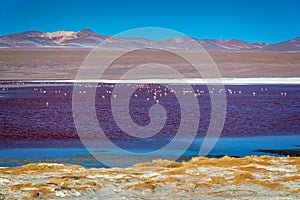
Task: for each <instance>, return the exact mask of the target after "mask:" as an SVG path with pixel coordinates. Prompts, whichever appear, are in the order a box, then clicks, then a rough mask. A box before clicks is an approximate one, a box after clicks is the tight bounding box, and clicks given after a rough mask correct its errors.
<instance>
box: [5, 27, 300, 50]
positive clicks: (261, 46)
mask: <svg viewBox="0 0 300 200" xmlns="http://www.w3.org/2000/svg"><path fill="white" fill-rule="evenodd" d="M194 40H196V41H197V42H198V43H199V44H200V45H201V46H202V47H204V48H205V49H207V50H217V51H219V50H222V51H226V50H236V51H244V50H253V51H255V50H265V51H300V37H298V38H295V39H292V40H287V41H284V42H280V43H276V44H265V43H262V42H255V43H248V42H246V41H243V40H237V39H230V40H215V39H214V40H213V39H202V40H199V39H195V38H194ZM103 41H106V44H105V46H108V47H112V48H128V49H130V48H139V47H149V48H150V47H158V46H162V45H163V46H164V47H167V48H169V49H193V45H194V43H192V42H191V39H189V38H188V37H182V38H170V39H167V40H160V41H152V40H149V39H146V38H116V37H110V36H104V35H100V34H97V33H95V32H93V31H91V30H90V29H83V30H81V31H78V32H74V31H56V32H50V33H49V32H48V33H42V32H40V31H27V32H21V33H16V34H9V35H5V36H1V37H0V48H94V47H96V46H97V45H98V44H100V43H101V42H103Z"/></svg>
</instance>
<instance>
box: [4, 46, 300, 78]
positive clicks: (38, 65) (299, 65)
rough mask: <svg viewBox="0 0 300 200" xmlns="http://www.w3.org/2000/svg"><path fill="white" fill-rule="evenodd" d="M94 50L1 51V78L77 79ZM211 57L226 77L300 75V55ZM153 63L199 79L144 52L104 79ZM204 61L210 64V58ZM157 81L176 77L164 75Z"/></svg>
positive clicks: (177, 63) (103, 54) (104, 54)
mask: <svg viewBox="0 0 300 200" xmlns="http://www.w3.org/2000/svg"><path fill="white" fill-rule="evenodd" d="M90 51H91V50H90V49H0V79H1V80H20V79H75V76H76V73H77V70H78V69H79V66H80V65H81V64H82V62H83V61H84V59H85V57H86V56H87V55H88V54H89V53H90ZM188 53H189V55H191V56H192V57H197V56H199V54H195V53H193V52H188ZM209 55H210V56H211V58H212V59H213V60H214V62H215V63H216V65H217V67H218V69H219V71H220V73H221V75H222V77H224V78H232V77H235V78H250V77H252V78H255V77H299V76H300V52H267V51H242V52H238V51H223V52H222V51H216V52H209ZM113 56H114V54H113V53H112V52H111V51H100V52H99V54H98V56H97V57H96V58H95V60H96V62H97V65H99V66H101V64H102V63H101V60H103V59H104V58H105V59H110V58H113ZM201 56H205V55H204V54H203V55H200V57H201ZM137 60H139V61H137ZM153 60H155V61H156V62H158V63H161V64H166V65H169V66H172V67H173V68H175V69H176V70H178V71H179V72H180V73H181V74H183V75H184V76H185V77H187V78H195V77H196V78H199V76H198V75H196V74H197V73H196V72H195V70H194V69H193V68H191V67H189V66H187V64H186V63H183V62H182V61H181V60H180V59H177V58H174V57H172V56H170V55H168V54H166V55H161V53H155V52H150V53H149V52H146V53H145V52H141V53H138V54H136V55H134V56H132V55H131V56H127V57H126V58H125V60H122V62H121V63H118V62H117V63H116V65H115V67H114V68H112V70H109V71H107V73H106V76H104V77H103V78H106V79H118V78H119V76H120V75H121V74H123V73H124V72H126V70H128V68H129V67H131V66H133V65H135V64H136V62H147V61H153ZM204 60H205V61H207V58H204ZM98 61H99V63H98ZM199 65H201V64H199ZM201 66H202V69H203V71H202V74H203V75H204V76H205V75H210V74H211V70H210V67H209V65H206V63H202V65H201ZM94 68H95V66H94V67H91V69H87V70H88V71H89V73H88V74H87V75H86V78H94V79H95V78H98V77H96V76H95V72H94V71H95V70H94ZM136 78H139V77H136ZM156 78H172V77H166V76H165V75H164V74H162V75H161V77H156Z"/></svg>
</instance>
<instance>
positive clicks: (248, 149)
mask: <svg viewBox="0 0 300 200" xmlns="http://www.w3.org/2000/svg"><path fill="white" fill-rule="evenodd" d="M87 86H88V85H82V92H84V91H85V89H84V88H86V87H87ZM121 87H123V88H122V89H123V90H124V91H126V89H128V87H132V85H130V84H124V85H122V86H121ZM168 87H169V88H172V85H169V86H168ZM113 89H114V84H99V86H98V88H97V91H96V100H97V101H96V105H95V109H96V113H97V118H98V120H99V124H100V126H101V127H102V128H103V130H104V132H105V133H106V136H107V138H108V139H109V140H110V141H112V142H113V143H114V144H115V145H117V146H118V147H119V148H121V149H123V150H125V154H126V151H127V152H128V154H131V153H138V154H142V155H143V153H144V156H145V157H146V156H147V153H148V154H149V153H153V152H154V153H153V155H151V156H164V158H168V156H169V157H170V159H172V158H173V157H172V156H174V155H178V152H179V151H176V149H172V150H166V151H165V152H164V155H155V150H157V149H160V148H162V147H163V146H164V145H166V144H168V143H169V142H171V141H172V138H173V137H174V136H175V135H176V130H177V129H178V126H179V121H178V119H179V120H180V109H179V110H178V102H177V100H176V98H174V96H172V94H171V93H168V94H169V95H168V98H166V97H159V96H158V97H157V99H158V100H159V101H160V104H161V105H163V106H164V107H165V109H166V111H167V113H169V115H168V116H169V117H170V119H168V120H167V121H166V123H165V125H164V127H163V129H162V130H161V131H160V132H159V134H158V135H157V136H155V137H150V138H146V139H139V138H138V139H137V138H134V137H132V136H128V135H127V134H126V133H124V132H123V131H122V130H121V129H120V128H119V127H118V126H117V124H116V123H115V122H114V119H113V117H112V115H111V110H110V100H109V99H110V98H111V91H113ZM148 89H161V88H160V87H159V86H158V85H155V84H151V85H148V86H146V89H140V90H138V91H137V94H138V98H134V97H132V98H133V99H132V100H130V106H131V107H130V114H131V117H132V119H133V120H134V122H136V123H137V124H138V125H142V126H143V125H146V124H147V123H149V116H148V113H147V112H148V111H149V108H150V107H151V105H153V104H154V103H155V102H154V99H151V98H152V96H153V91H151V92H149V91H148ZM193 89H194V91H193V92H195V93H197V91H198V92H200V91H203V93H201V95H198V96H197V99H198V104H199V108H200V115H201V118H200V121H199V127H198V132H197V137H196V139H195V140H194V141H193V143H192V145H191V146H190V148H189V149H188V150H187V151H185V153H184V154H183V156H188V157H190V156H197V155H199V149H200V147H201V144H202V140H203V136H204V135H205V134H206V131H207V128H208V125H209V122H210V117H211V115H210V112H211V101H210V96H209V92H208V89H207V88H206V87H205V86H201V85H195V86H193ZM225 89H226V90H225V92H226V96H227V97H226V98H227V113H226V119H225V125H224V127H223V131H222V133H221V138H220V139H219V141H218V142H217V144H216V145H215V147H214V148H213V149H212V151H211V152H210V153H209V155H208V156H213V157H220V156H223V155H230V156H247V155H266V154H267V153H261V152H253V151H254V150H259V149H293V148H295V146H296V145H299V144H300V142H299V141H300V123H299V121H300V110H299V108H300V87H299V86H298V85H228V86H225ZM166 91H167V90H166ZM72 92H73V86H72V85H71V84H62V85H59V84H58V85H55V86H51V85H49V86H47V85H39V84H36V85H34V86H28V87H20V88H18V87H14V88H8V89H7V88H4V89H3V90H1V91H0V105H1V106H0V111H1V112H0V120H1V124H0V133H1V134H0V139H1V140H0V158H6V159H4V160H2V161H1V163H0V166H16V165H19V164H24V163H28V162H30V161H31V162H32V161H34V162H42V161H53V162H63V163H75V164H81V165H85V166H97V167H99V166H103V164H101V163H100V162H98V161H97V160H95V159H94V158H93V157H91V156H90V153H89V151H88V150H86V149H85V147H84V145H83V144H82V143H81V141H80V138H79V136H78V134H77V131H76V128H75V125H74V119H73V117H72ZM167 92H169V91H167ZM177 92H178V91H177ZM215 92H216V91H215ZM158 93H159V92H158ZM186 95H193V94H190V93H187V94H186ZM102 96H105V98H100V97H102ZM97 97H99V98H98V99H97ZM146 98H149V99H150V100H148V101H145V99H146ZM177 142H179V143H181V144H184V143H185V142H186V141H185V140H180V141H177ZM97 147H98V146H97ZM95 152H96V154H101V155H105V156H107V159H109V158H111V157H113V156H115V157H116V156H118V155H120V154H124V152H123V151H118V150H112V149H105V147H99V149H96V150H95ZM95 152H94V153H95ZM143 159H144V158H143ZM149 159H152V157H149ZM137 160H138V161H140V158H137V159H136V160H134V159H133V161H130V162H129V164H132V163H136V161H137ZM143 161H144V160H143ZM127 164H128V163H127ZM129 164H128V165H129Z"/></svg>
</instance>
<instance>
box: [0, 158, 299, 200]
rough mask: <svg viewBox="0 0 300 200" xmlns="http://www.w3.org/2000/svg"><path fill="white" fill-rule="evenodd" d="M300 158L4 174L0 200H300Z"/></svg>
mask: <svg viewBox="0 0 300 200" xmlns="http://www.w3.org/2000/svg"><path fill="white" fill-rule="evenodd" d="M299 172H300V158H299V157H268V156H263V157H244V158H230V157H223V158H218V159H217V158H203V157H198V158H193V159H192V160H190V161H189V162H183V163H176V162H171V161H166V160H154V161H152V162H151V163H143V164H137V165H135V166H132V167H127V168H110V169H104V168H84V167H81V166H77V165H73V166H66V165H59V164H29V165H25V166H21V167H17V168H0V199H61V198H64V199H174V200H175V199H208V200H209V199H300V175H299Z"/></svg>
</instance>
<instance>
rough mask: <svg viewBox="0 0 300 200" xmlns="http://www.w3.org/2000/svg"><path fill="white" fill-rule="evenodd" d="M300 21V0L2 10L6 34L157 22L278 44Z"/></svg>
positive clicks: (33, 4)
mask: <svg viewBox="0 0 300 200" xmlns="http://www.w3.org/2000/svg"><path fill="white" fill-rule="evenodd" d="M299 22H300V1H299V0H223V1H222V0H207V1H201V0H198V1H197V0H195V1H193V0H185V1H184V0H182V1H179V0H151V1H150V0H149V1H145V0H123V1H122V0H119V1H117V0H106V1H100V0H99V1H92V0H84V1H76V0H73V1H71V0H69V1H57V0H52V1H48V0H44V1H38V0H36V1H34V0H3V1H1V8H0V35H4V34H8V33H15V32H21V31H27V30H40V31H42V32H51V31H57V30H72V31H79V30H81V29H84V28H89V29H91V30H93V31H95V32H97V33H99V34H104V35H114V34H117V33H119V32H122V31H125V30H128V29H132V28H139V27H148V26H151V27H164V28H169V29H174V30H176V31H179V32H182V33H184V34H186V35H189V36H192V37H196V38H199V39H204V38H209V39H231V38H237V39H242V40H246V41H248V42H255V41H263V42H267V43H274V42H279V41H283V40H288V39H292V38H294V37H296V36H300V25H299V24H300V23H299Z"/></svg>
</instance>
